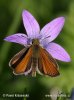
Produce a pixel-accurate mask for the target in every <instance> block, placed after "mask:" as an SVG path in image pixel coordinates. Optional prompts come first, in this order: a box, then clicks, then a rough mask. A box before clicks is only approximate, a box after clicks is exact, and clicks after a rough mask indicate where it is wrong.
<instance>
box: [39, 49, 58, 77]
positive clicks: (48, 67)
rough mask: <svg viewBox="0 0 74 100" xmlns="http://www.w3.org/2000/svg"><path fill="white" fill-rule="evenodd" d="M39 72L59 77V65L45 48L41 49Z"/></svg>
mask: <svg viewBox="0 0 74 100" xmlns="http://www.w3.org/2000/svg"><path fill="white" fill-rule="evenodd" d="M38 65H39V70H40V71H41V72H42V73H44V74H46V75H50V76H52V77H53V76H57V75H59V71H58V65H57V63H56V61H55V59H54V58H53V57H52V56H51V55H50V54H49V53H48V52H47V51H46V50H45V49H43V48H40V57H39V64H38Z"/></svg>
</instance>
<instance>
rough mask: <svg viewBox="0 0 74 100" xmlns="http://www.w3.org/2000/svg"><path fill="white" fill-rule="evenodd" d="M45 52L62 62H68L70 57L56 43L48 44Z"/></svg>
mask: <svg viewBox="0 0 74 100" xmlns="http://www.w3.org/2000/svg"><path fill="white" fill-rule="evenodd" d="M46 50H47V51H48V52H49V53H50V54H51V55H52V57H53V58H55V59H58V60H61V61H64V62H70V60H71V59H70V56H69V55H68V53H67V52H66V51H65V50H64V49H63V48H62V47H61V46H60V45H58V44H56V43H53V42H52V43H49V45H48V46H47V48H46Z"/></svg>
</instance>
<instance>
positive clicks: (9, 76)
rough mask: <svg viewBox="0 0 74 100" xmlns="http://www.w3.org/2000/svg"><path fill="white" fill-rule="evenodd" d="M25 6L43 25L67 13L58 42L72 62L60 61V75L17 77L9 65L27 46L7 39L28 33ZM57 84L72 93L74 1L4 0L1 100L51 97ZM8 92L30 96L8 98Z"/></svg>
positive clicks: (0, 47)
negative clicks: (5, 95)
mask: <svg viewBox="0 0 74 100" xmlns="http://www.w3.org/2000/svg"><path fill="white" fill-rule="evenodd" d="M23 9H27V10H28V11H30V12H31V13H32V14H33V15H34V16H35V18H36V19H37V21H38V22H39V24H40V26H41V28H42V27H43V26H44V25H45V24H46V23H48V22H49V21H51V20H52V19H54V18H56V17H58V16H65V19H66V21H65V25H64V28H63V30H62V32H61V34H60V35H59V36H58V38H57V39H56V40H55V42H57V43H58V44H60V45H61V46H63V47H64V48H65V49H66V50H67V52H68V53H69V54H70V56H71V62H70V63H64V62H58V63H59V66H60V76H59V77H55V78H51V77H46V76H40V75H37V77H36V78H32V77H25V76H15V75H13V73H12V70H11V69H10V68H9V66H8V62H9V60H10V59H11V57H12V56H13V55H14V54H16V53H17V52H19V51H20V50H21V49H22V48H23V47H22V46H21V45H18V44H14V43H8V42H5V41H4V40H3V39H4V37H6V36H8V35H11V34H14V33H16V32H21V33H22V32H24V33H26V32H25V29H24V27H23V23H22V17H21V14H22V10H23ZM55 87H58V88H59V89H60V90H62V91H63V92H64V93H66V94H68V93H69V94H70V93H71V90H72V89H73V88H74V0H0V100H51V99H50V98H45V95H46V94H49V93H50V90H51V89H52V88H55ZM4 93H6V94H7V93H9V94H15V93H20V94H29V98H7V97H5V98H4V97H3V94H4ZM59 100H67V99H66V98H61V99H59Z"/></svg>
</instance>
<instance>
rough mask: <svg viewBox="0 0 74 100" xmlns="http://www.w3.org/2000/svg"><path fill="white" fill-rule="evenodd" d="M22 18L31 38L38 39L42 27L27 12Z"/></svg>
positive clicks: (24, 12)
mask: <svg viewBox="0 0 74 100" xmlns="http://www.w3.org/2000/svg"><path fill="white" fill-rule="evenodd" d="M22 18H23V24H24V27H25V29H26V31H27V34H28V36H29V38H31V39H33V38H37V37H38V36H39V32H40V27H39V24H38V22H37V21H36V19H35V18H34V17H33V16H32V15H31V13H29V12H28V11H26V10H24V11H23V13H22Z"/></svg>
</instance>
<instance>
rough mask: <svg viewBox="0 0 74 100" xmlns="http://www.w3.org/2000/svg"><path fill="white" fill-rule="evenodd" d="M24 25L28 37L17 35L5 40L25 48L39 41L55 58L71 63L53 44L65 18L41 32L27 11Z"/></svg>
mask: <svg viewBox="0 0 74 100" xmlns="http://www.w3.org/2000/svg"><path fill="white" fill-rule="evenodd" d="M22 18H23V24H24V27H25V29H26V32H27V35H25V34H23V33H16V34H14V35H11V36H8V37H6V38H5V39H4V40H6V41H9V42H14V43H19V44H21V45H24V46H25V47H27V46H29V45H32V40H33V39H38V40H39V42H40V45H41V46H42V47H43V48H45V49H46V50H47V51H48V52H49V54H51V55H52V57H53V58H55V59H57V60H61V61H65V62H69V61H70V56H69V55H68V53H67V52H66V51H65V50H64V49H63V48H62V47H61V46H60V45H58V44H57V43H54V42H52V41H53V40H54V39H55V38H56V37H57V36H58V35H59V33H60V31H61V29H62V28H63V25H64V22H65V18H64V17H58V18H56V19H54V20H53V21H51V22H50V23H48V24H46V25H45V26H44V27H43V28H42V29H41V31H40V26H39V24H38V22H37V21H36V19H35V18H34V17H33V16H32V15H31V13H29V12H28V11H27V10H24V11H23V12H22Z"/></svg>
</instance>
